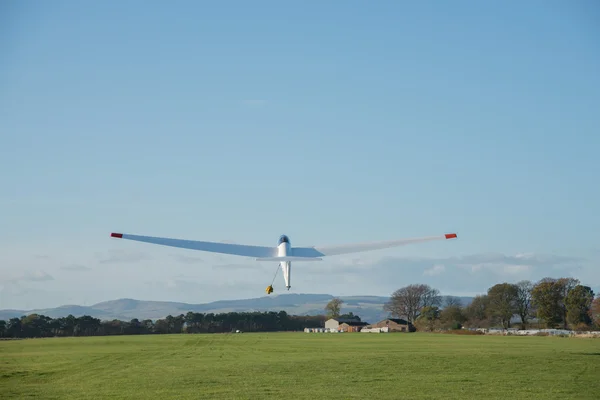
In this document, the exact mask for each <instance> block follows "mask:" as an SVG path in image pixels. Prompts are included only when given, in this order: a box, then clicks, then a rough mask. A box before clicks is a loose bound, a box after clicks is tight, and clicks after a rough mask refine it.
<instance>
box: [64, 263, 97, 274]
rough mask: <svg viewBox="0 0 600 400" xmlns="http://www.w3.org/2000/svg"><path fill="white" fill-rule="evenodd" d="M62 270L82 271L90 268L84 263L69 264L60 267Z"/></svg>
mask: <svg viewBox="0 0 600 400" xmlns="http://www.w3.org/2000/svg"><path fill="white" fill-rule="evenodd" d="M60 269H62V270H63V271H72V272H83V271H89V270H91V268H90V267H86V266H85V265H80V264H71V265H65V266H62V267H60Z"/></svg>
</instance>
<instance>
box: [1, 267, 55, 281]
mask: <svg viewBox="0 0 600 400" xmlns="http://www.w3.org/2000/svg"><path fill="white" fill-rule="evenodd" d="M51 280H54V277H52V275H50V274H48V273H47V272H46V271H42V270H33V271H24V272H21V273H18V274H6V273H5V274H2V275H0V282H1V283H19V282H44V281H51Z"/></svg>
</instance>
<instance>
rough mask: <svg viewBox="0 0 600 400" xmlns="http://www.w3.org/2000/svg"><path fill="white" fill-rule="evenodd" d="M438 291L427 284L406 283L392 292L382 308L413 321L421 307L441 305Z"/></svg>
mask: <svg viewBox="0 0 600 400" xmlns="http://www.w3.org/2000/svg"><path fill="white" fill-rule="evenodd" d="M439 293H440V292H439V291H438V290H437V289H433V288H432V287H430V286H429V285H424V284H413V285H408V286H405V287H403V288H401V289H398V290H396V291H395V292H394V293H392V296H391V298H390V301H389V302H387V303H385V305H384V306H383V309H384V310H385V311H388V312H390V313H391V314H392V316H396V317H405V318H406V320H407V321H408V322H410V323H413V322H414V321H415V320H416V319H417V318H418V317H419V315H420V312H421V309H422V308H423V307H431V306H440V305H441V302H442V301H441V300H442V298H441V296H440V294H439Z"/></svg>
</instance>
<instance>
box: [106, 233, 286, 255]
mask: <svg viewBox="0 0 600 400" xmlns="http://www.w3.org/2000/svg"><path fill="white" fill-rule="evenodd" d="M110 236H111V237H113V238H118V239H126V240H134V241H137V242H144V243H151V244H159V245H162V246H170V247H179V248H182V249H190V250H199V251H208V252H211V253H222V254H231V255H235V256H244V257H255V258H267V257H276V256H277V248H275V247H264V246H251V245H244V244H231V243H218V242H201V241H197V240H182V239H170V238H162V237H153V236H140V235H130V234H127V233H111V235H110Z"/></svg>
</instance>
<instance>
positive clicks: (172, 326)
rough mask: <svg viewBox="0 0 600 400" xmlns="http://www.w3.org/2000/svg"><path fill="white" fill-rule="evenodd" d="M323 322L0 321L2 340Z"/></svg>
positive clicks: (211, 317) (221, 318)
mask: <svg viewBox="0 0 600 400" xmlns="http://www.w3.org/2000/svg"><path fill="white" fill-rule="evenodd" d="M324 323H325V317H324V316H320V315H317V316H298V315H288V314H287V313H286V312H285V311H279V312H274V311H269V312H241V313H240V312H229V313H221V314H214V313H206V314H204V313H197V312H191V311H190V312H188V313H187V314H185V315H184V314H179V315H176V316H173V315H168V316H167V317H165V318H161V319H158V320H156V321H153V320H151V319H144V320H141V321H140V320H139V319H137V318H134V319H132V320H130V321H121V320H118V319H113V320H110V321H108V320H107V321H102V320H100V319H99V318H94V317H91V316H89V315H84V316H81V317H75V316H73V315H69V316H67V317H61V318H50V317H48V316H45V315H39V314H30V315H26V316H22V317H20V318H16V317H15V318H11V319H9V320H8V321H3V320H0V337H2V338H40V337H55V336H107V335H148V334H167V333H226V332H235V331H237V330H240V331H242V332H275V331H298V330H302V329H304V328H305V327H308V328H318V327H322V326H323V324H324Z"/></svg>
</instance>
